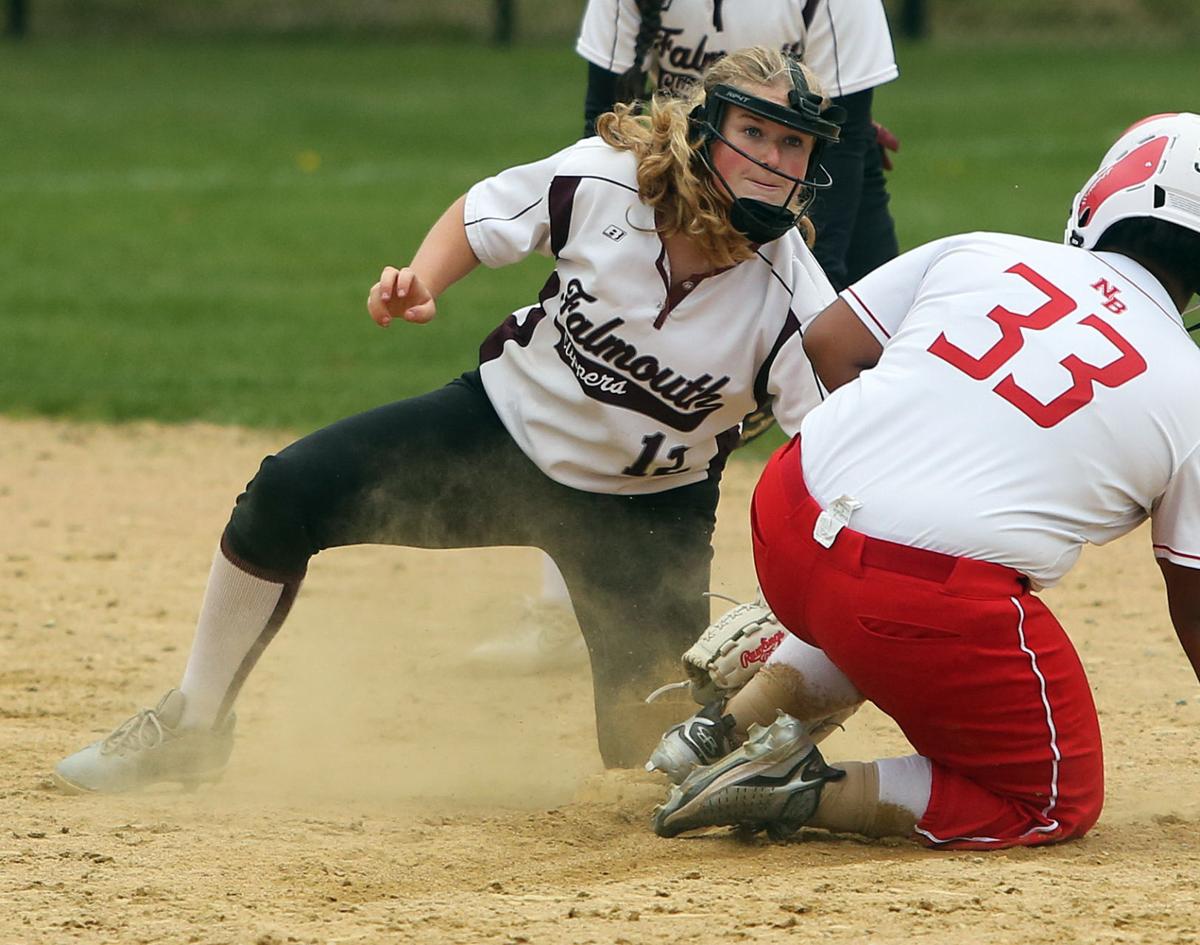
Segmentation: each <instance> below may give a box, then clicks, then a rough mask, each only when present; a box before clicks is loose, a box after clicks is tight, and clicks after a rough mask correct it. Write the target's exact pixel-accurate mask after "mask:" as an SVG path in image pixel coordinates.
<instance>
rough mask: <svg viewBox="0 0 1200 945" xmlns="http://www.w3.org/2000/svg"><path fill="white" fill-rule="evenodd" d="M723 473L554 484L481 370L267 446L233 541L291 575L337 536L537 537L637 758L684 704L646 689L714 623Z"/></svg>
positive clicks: (614, 758)
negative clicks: (696, 479)
mask: <svg viewBox="0 0 1200 945" xmlns="http://www.w3.org/2000/svg"><path fill="white" fill-rule="evenodd" d="M718 479H719V477H717V476H713V477H712V478H710V479H709V480H707V481H704V482H700V483H696V484H693V485H689V486H683V487H681V488H678V489H672V490H669V491H667V492H662V493H658V494H655V495H638V496H619V495H606V494H597V493H589V492H583V491H580V490H578V489H572V488H569V487H567V486H563V485H560V484H558V483H556V482H554V481H553V480H552V479H550V478H548V477H547V476H546V475H545V474H544V473H542V472H541V470H539V469H538V468H537V467H536V466H535V465H534V464H533V463H532V462H531V461H530V460H529V458H528V457H527V456H526V455H525V454H524V453H523V452H522V451H521V450H520V449H519V448H518V446H517V445H516V443H515V442H514V441H513V439H512V437H510V436H509V434H508V432H507V431H506V430H505V429H504V426H503V424H502V423H501V422H500V419H499V417H498V416H497V415H496V412H495V410H494V409H493V408H492V405H491V402H490V401H489V400H488V398H487V395H486V394H485V392H484V390H483V386H482V384H481V382H480V379H479V374H478V372H477V371H476V372H471V373H468V374H465V375H463V376H462V377H461V378H458V379H457V380H455V381H453V382H451V383H450V384H448V385H447V386H445V387H443V388H442V389H440V390H437V391H434V392H432V393H429V394H425V395H423V396H420V397H415V398H412V399H410V400H403V401H399V402H397V403H393V404H388V405H386V406H383V407H378V408H376V409H374V410H370V411H367V412H366V413H362V414H359V415H357V416H353V417H348V418H347V419H344V420H340V421H338V422H337V423H334V424H332V425H331V426H328V427H326V428H325V429H323V430H318V431H317V432H315V433H312V434H309V435H308V436H306V437H304V438H303V439H301V440H298V441H297V442H295V443H293V444H292V445H290V446H288V447H287V448H286V449H284V450H282V451H281V452H280V453H279V454H278V455H275V456H269V457H267V458H266V459H265V460H264V461H263V463H262V465H261V467H260V468H259V471H258V474H257V475H256V476H255V477H254V479H253V480H252V481H251V482H250V484H249V485H248V486H247V487H246V491H245V492H244V493H243V494H242V495H241V496H240V497H239V498H238V500H237V505H236V506H235V508H234V511H233V515H232V517H231V519H230V521H229V524H228V526H227V527H226V530H225V535H224V539H223V545H224V547H225V548H226V549H227V550H228V551H229V552H230V553H231V555H232V556H233V557H234V559H235V560H237V561H238V563H239V564H242V565H243V566H244V567H248V568H249V569H251V570H253V572H254V573H257V574H259V575H261V576H264V577H269V578H270V579H272V580H276V581H279V582H284V583H289V582H295V581H296V580H297V579H298V578H299V577H300V576H302V575H303V573H304V571H305V569H306V568H307V565H308V560H309V558H310V557H311V556H312V555H315V554H316V553H317V552H319V551H323V550H324V549H326V548H334V547H338V546H343V545H355V544H367V543H371V544H389V545H406V546H412V547H419V548H470V547H486V546H495V545H528V546H533V547H536V548H541V549H542V550H544V551H545V552H547V553H548V554H549V555H550V556H551V557H552V558H553V559H554V560H555V562H556V563H557V564H558V566H559V569H560V570H561V571H562V574H563V577H564V578H565V579H566V583H567V587H568V588H569V590H570V592H571V601H572V604H573V605H574V608H575V613H576V616H577V618H578V620H579V625H580V628H581V630H582V631H583V636H584V639H585V641H586V643H587V648H588V652H589V655H590V658H591V666H592V680H593V684H594V690H595V706H596V726H597V733H598V736H599V742H600V753H601V756H602V757H603V759H604V763H605V764H606V765H607V766H609V767H633V766H640V765H641V764H642V763H643V762H644V761H645V760H646V758H647V756H648V755H649V752H650V751H651V749H652V748H653V746H654V744H655V743H656V742H657V740H658V737H659V736H660V735H661V734H662V731H663V729H664V728H666V727H667V726H669V725H670V724H671V723H672V722H674V721H678V720H679V718H681V717H683V716H686V715H687V714H689V711H690V710H689V708H688V706H687V705H686V704H684V703H682V702H680V701H674V702H668V703H667V704H666V705H663V704H660V703H655V704H654V706H646V705H645V704H644V702H643V698H644V696H645V695H646V694H647V693H648V692H649V691H651V690H652V689H654V688H656V687H657V686H659V685H661V684H662V683H663V682H665V681H669V680H671V679H674V678H677V677H678V675H679V656H680V654H681V653H682V652H683V650H685V649H686V648H687V647H688V646H690V645H691V644H692V643H693V642H694V640H695V638H696V637H697V636H698V635H699V633H700V631H701V630H703V628H704V627H705V626H706V625H707V624H708V601H707V599H705V598H704V597H703V596H702V595H703V594H704V592H705V591H707V590H708V582H709V572H710V567H711V561H712V545H711V539H712V532H713V527H714V525H715V520H716V506H717V498H718ZM453 665H454V664H453V662H449V663H447V664H446V667H447V668H446V669H445V670H444V671H445V672H453V671H454V670H453Z"/></svg>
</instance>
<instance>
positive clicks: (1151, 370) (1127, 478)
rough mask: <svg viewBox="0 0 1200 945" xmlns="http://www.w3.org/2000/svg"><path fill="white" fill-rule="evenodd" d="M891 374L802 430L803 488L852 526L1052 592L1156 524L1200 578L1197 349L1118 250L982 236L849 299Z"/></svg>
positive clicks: (905, 266)
mask: <svg viewBox="0 0 1200 945" xmlns="http://www.w3.org/2000/svg"><path fill="white" fill-rule="evenodd" d="M842 298H843V299H844V300H845V301H846V302H847V303H849V305H850V306H851V308H853V310H854V311H855V313H856V314H857V315H858V316H859V318H861V319H862V322H863V324H864V325H865V326H866V327H867V328H868V329H870V331H871V332H872V334H874V336H875V337H876V338H877V339H878V340H879V342H880V343H881V344H883V346H884V350H883V356H882V358H881V359H880V361H879V364H878V365H877V366H876V367H875V368H873V369H872V370H869V371H865V372H863V374H862V375H861V376H860V377H859V378H858V380H856V381H854V382H853V383H850V384H848V385H846V386H845V387H843V388H840V389H838V390H837V391H835V392H834V393H833V394H832V395H831V396H830V397H829V398H828V399H827V400H826V402H825V403H824V404H822V406H821V407H820V409H818V410H814V411H813V412H812V413H811V414H809V416H808V417H807V418H806V419H805V420H804V423H803V425H802V428H801V436H802V438H803V440H804V459H803V462H804V476H805V480H806V481H807V483H808V485H809V487H810V489H811V490H812V493H813V495H814V496H815V497H816V498H817V499H818V501H820V502H821V503H822V504H828V503H829V502H831V501H832V500H834V499H837V498H838V497H839V496H841V495H843V494H845V495H850V496H852V497H854V498H856V499H858V500H859V501H860V502H862V507H861V508H859V509H857V510H856V511H855V512H854V513H853V515H852V518H851V527H852V528H855V529H857V530H859V531H863V532H866V533H867V534H869V535H874V536H876V537H878V538H885V539H890V540H892V541H898V542H902V543H904V544H906V545H913V546H916V547H918V548H929V549H933V550H935V551H941V552H946V553H949V554H953V555H961V556H966V557H971V558H977V559H981V560H985V561H994V562H997V563H999V564H1005V565H1008V566H1010V567H1013V568H1016V569H1017V570H1019V571H1022V572H1023V573H1025V574H1027V575H1028V576H1029V577H1030V578H1031V579H1032V580H1033V581H1034V582H1035V583H1036V584H1037V585H1040V586H1048V585H1050V584H1053V583H1054V582H1055V581H1057V580H1058V579H1059V578H1060V577H1062V575H1063V574H1064V573H1066V571H1067V570H1068V569H1069V568H1070V567H1071V565H1072V564H1073V563H1074V562H1075V560H1076V558H1077V557H1078V556H1079V552H1080V550H1081V548H1082V546H1083V544H1084V543H1085V542H1090V543H1092V544H1097V545H1098V544H1103V543H1105V542H1107V541H1111V540H1112V539H1114V538H1116V537H1117V536H1119V535H1122V534H1124V533H1126V532H1128V531H1129V530H1131V529H1132V528H1134V527H1135V526H1136V525H1138V524H1139V523H1140V522H1142V521H1144V520H1145V519H1146V517H1147V516H1151V515H1152V517H1153V529H1152V534H1153V542H1154V548H1155V553H1156V554H1157V555H1158V556H1159V557H1163V558H1167V559H1169V560H1170V561H1173V562H1174V563H1176V564H1180V565H1184V566H1188V567H1200V398H1198V397H1196V384H1197V378H1200V350H1197V348H1196V346H1195V345H1194V344H1193V343H1192V342H1191V340H1190V339H1189V337H1188V335H1187V332H1186V331H1184V328H1183V323H1182V321H1181V319H1180V317H1179V314H1178V312H1177V309H1176V308H1175V306H1174V305H1173V304H1172V302H1171V299H1170V297H1169V296H1168V295H1167V293H1166V291H1165V290H1164V289H1163V287H1162V286H1161V285H1160V284H1159V282H1158V281H1157V280H1156V279H1155V278H1154V277H1153V276H1152V275H1151V274H1150V273H1149V272H1147V271H1146V270H1145V269H1144V268H1142V267H1141V266H1140V265H1138V264H1137V263H1135V262H1133V261H1132V260H1130V259H1128V258H1127V257H1124V256H1120V255H1117V254H1115V253H1092V252H1087V251H1085V250H1081V249H1075V248H1073V247H1069V246H1063V245H1059V244H1056V243H1046V242H1042V241H1040V240H1033V239H1027V238H1025V237H1019V236H1007V235H1001V234H995V233H975V234H970V235H966V236H955V237H950V238H947V239H942V240H937V241H935V242H933V243H929V244H927V245H925V246H922V247H920V248H918V249H915V250H913V251H911V252H909V253H906V254H904V255H903V256H901V257H899V258H898V259H895V260H893V261H892V262H890V263H887V264H885V265H883V266H881V267H880V268H879V269H877V270H876V271H875V272H873V273H871V274H870V275H869V276H867V277H866V278H864V279H862V280H861V281H860V282H858V283H856V284H855V285H853V286H851V287H850V288H848V289H847V290H845V291H844V292H843V293H842Z"/></svg>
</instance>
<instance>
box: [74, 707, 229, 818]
mask: <svg viewBox="0 0 1200 945" xmlns="http://www.w3.org/2000/svg"><path fill="white" fill-rule="evenodd" d="M182 715H183V693H182V692H180V691H179V690H178V689H172V690H171V691H170V692H168V693H167V694H166V695H165V696H163V697H162V699H161V700H160V701H159V703H158V705H157V706H155V707H154V708H153V709H142V710H141V711H140V712H138V713H137V714H136V715H134V716H133V717H132V718H130V719H128V720H126V721H125V722H123V723H122V724H121V725H119V726H117V728H116V729H115V730H114V731H113V733H112V734H111V735H109V736H108V737H107V738H104V739H102V740H100V741H98V742H94V743H92V744H91V745H88V746H87V747H86V748H81V749H80V750H79V751H77V752H75V754H73V755H68V756H67V757H66V758H64V759H63V760H62V761H60V762H59V763H58V765H57V766H56V767H55V769H54V773H55V775H56V776H57V778H58V781H59V783H60V784H61V785H62V786H63V787H65V788H66V789H67V790H70V791H74V792H86V793H97V794H119V793H121V792H124V791H136V790H138V789H139V788H144V787H149V786H150V785H152V784H160V783H163V782H173V783H178V784H182V785H183V786H184V787H185V788H186V789H188V790H192V789H194V788H196V787H197V786H198V785H200V784H202V783H204V782H206V781H217V780H219V779H220V777H221V774H222V773H223V772H224V771H225V764H226V762H227V761H228V760H229V753H230V752H231V751H232V750H233V726H234V722H235V719H234V716H233V713H230V714H229V716H228V717H227V718H226V719H225V720H224V721H223V722H222V723H221V724H220V726H219V727H217V728H215V729H180V728H179V727H178V726H179V720H180V718H181V717H182Z"/></svg>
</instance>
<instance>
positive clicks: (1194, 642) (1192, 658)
mask: <svg viewBox="0 0 1200 945" xmlns="http://www.w3.org/2000/svg"><path fill="white" fill-rule="evenodd" d="M1175 635H1176V636H1178V637H1179V643H1180V645H1181V646H1182V647H1183V652H1184V653H1185V654H1186V655H1187V658H1188V662H1189V663H1191V664H1192V672H1194V673H1195V674H1196V679H1197V680H1200V620H1193V621H1191V622H1188V623H1184V622H1182V621H1175Z"/></svg>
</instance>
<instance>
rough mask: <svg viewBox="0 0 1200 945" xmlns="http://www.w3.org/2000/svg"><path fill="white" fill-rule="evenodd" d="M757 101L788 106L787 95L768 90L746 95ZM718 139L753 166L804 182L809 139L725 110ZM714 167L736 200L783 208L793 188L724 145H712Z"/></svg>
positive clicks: (763, 88)
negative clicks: (731, 146) (742, 153)
mask: <svg viewBox="0 0 1200 945" xmlns="http://www.w3.org/2000/svg"><path fill="white" fill-rule="evenodd" d="M745 91H746V92H749V93H750V94H751V95H755V96H758V97H759V98H765V99H769V100H771V101H772V102H778V103H779V104H780V105H786V104H787V92H786V91H785V90H783V89H777V88H769V87H767V86H751V87H749V88H747V89H745ZM721 134H723V135H724V136H725V138H726V139H727V140H728V141H730V142H731V143H732V144H734V145H736V146H737V147H738V148H740V149H741V150H742V151H744V152H745V153H746V154H748V155H750V156H751V157H752V158H754V159H755V160H758V161H761V162H762V163H763V164H766V165H767V166H768V167H770V168H773V169H776V170H779V171H782V172H783V173H784V174H788V175H790V176H791V177H804V176H805V175H806V174H807V172H808V159H809V156H810V155H811V154H812V149H813V137H812V135H810V134H805V133H804V132H803V131H797V130H796V129H795V128H788V127H787V126H786V125H781V124H779V123H777V122H774V121H771V120H770V119H768V118H762V117H761V116H759V115H755V114H754V113H753V112H748V111H746V110H745V109H744V108H738V107H737V106H735V105H730V106H728V107H727V108H726V109H725V117H724V119H723V121H722V122H721ZM711 153H712V162H713V166H714V167H715V168H716V169H717V170H718V171H719V172H720V173H721V175H722V176H723V177H724V178H725V180H726V182H727V183H728V184H729V189H730V190H732V191H733V193H734V195H735V196H738V197H749V198H752V199H755V200H762V201H764V202H765V203H773V204H782V203H783V202H784V201H785V200H787V198H788V195H789V194H790V193H791V192H792V186H793V182H792V181H790V180H788V179H787V178H785V177H781V176H780V175H779V174H774V173H772V172H771V171H769V170H766V169H764V168H762V167H760V166H759V165H757V164H755V163H754V161H748V160H746V158H744V157H742V155H740V154H738V153H737V151H735V150H733V148H730V147H729V146H728V145H726V144H725V143H724V142H723V141H714V142H713V145H712V152H711Z"/></svg>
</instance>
